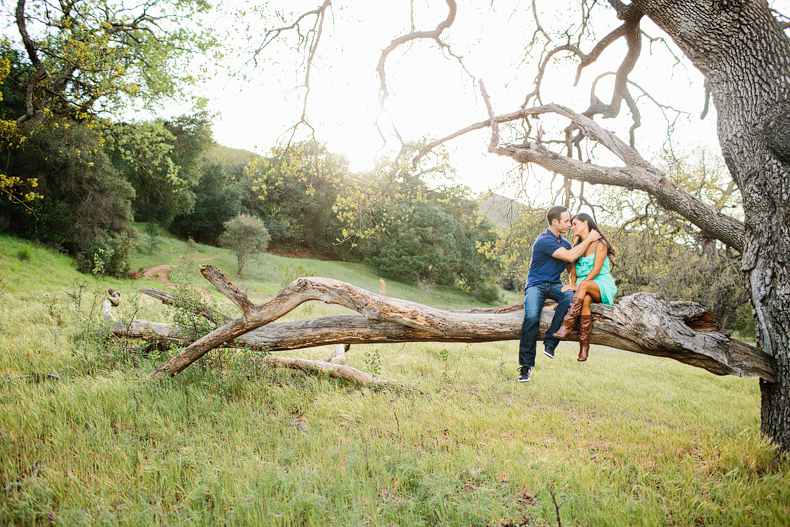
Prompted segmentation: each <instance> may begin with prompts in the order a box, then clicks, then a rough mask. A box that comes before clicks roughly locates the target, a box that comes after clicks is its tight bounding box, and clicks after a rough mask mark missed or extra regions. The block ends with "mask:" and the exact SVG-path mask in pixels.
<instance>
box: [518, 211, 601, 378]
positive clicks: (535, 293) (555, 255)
mask: <svg viewBox="0 0 790 527" xmlns="http://www.w3.org/2000/svg"><path fill="white" fill-rule="evenodd" d="M546 221H547V222H548V224H549V228H548V229H546V232H544V233H543V234H541V235H540V236H538V237H537V239H536V240H535V244H534V245H533V246H532V262H531V263H530V265H529V275H528V277H527V284H526V286H525V289H524V323H523V324H522V326H521V341H520V343H519V346H518V364H519V369H520V373H519V377H518V382H529V380H530V379H531V377H532V368H534V367H535V350H536V348H537V339H538V330H539V329H540V312H541V310H542V309H543V303H544V302H545V301H546V299H547V298H551V299H552V300H556V301H557V302H558V304H557V309H556V310H555V311H554V318H553V319H552V321H551V326H549V329H548V330H546V334H545V335H544V337H543V347H544V351H543V353H544V354H545V355H546V356H547V357H548V358H550V359H553V358H554V348H556V347H557V344H558V343H559V339H557V338H556V337H554V333H555V332H557V330H558V329H559V328H560V324H561V323H562V319H563V317H564V316H565V312H566V311H568V305H569V304H570V302H571V298H573V292H572V291H565V292H564V293H563V292H562V280H560V276H562V272H563V271H565V270H566V269H570V265H569V264H571V263H572V262H574V261H576V260H577V259H578V258H579V257H580V256H582V255H583V254H584V253H585V251H586V250H587V247H588V246H589V245H590V243H592V242H594V241H596V240H598V239H600V238H601V235H600V233H599V232H598V231H595V230H593V231H590V234H589V236H587V238H586V239H585V240H584V241H583V242H582V243H580V244H579V245H577V246H576V247H573V248H571V244H570V242H569V241H568V240H566V239H564V238H562V235H563V234H565V233H566V232H568V229H570V228H571V215H570V213H569V212H568V209H566V208H565V207H562V206H560V205H554V206H553V207H550V208H549V210H547V211H546Z"/></svg>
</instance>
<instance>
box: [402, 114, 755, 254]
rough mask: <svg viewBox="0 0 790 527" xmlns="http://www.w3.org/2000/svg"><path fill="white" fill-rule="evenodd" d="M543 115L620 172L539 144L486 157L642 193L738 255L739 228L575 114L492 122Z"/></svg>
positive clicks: (741, 244) (741, 228) (500, 119)
mask: <svg viewBox="0 0 790 527" xmlns="http://www.w3.org/2000/svg"><path fill="white" fill-rule="evenodd" d="M545 113H553V114H557V115H561V116H563V117H565V118H567V119H569V120H570V121H571V123H572V125H573V126H575V127H577V128H578V129H580V130H581V131H582V132H583V133H584V134H585V136H586V137H588V138H590V139H592V140H594V141H596V142H598V143H600V144H601V145H602V146H604V147H606V148H607V149H608V150H609V151H610V152H612V153H613V154H614V155H616V156H617V157H618V158H620V160H622V161H623V163H624V164H625V166H623V167H603V166H597V165H593V164H591V163H586V162H581V161H575V160H573V159H571V158H569V157H565V156H562V155H560V154H558V153H556V152H552V151H551V150H549V149H548V148H546V147H545V146H543V144H538V143H529V142H526V143H523V144H520V145H505V146H497V147H496V148H493V149H491V148H489V152H491V153H495V154H497V155H501V156H507V157H510V158H512V159H514V160H516V161H518V162H520V163H535V164H537V165H539V166H541V167H543V168H545V169H546V170H549V171H550V172H556V173H559V174H562V175H563V176H565V177H568V178H571V179H574V180H576V181H584V182H587V183H592V184H596V185H597V184H605V185H615V186H619V187H624V188H628V189H637V190H642V191H644V192H647V193H648V194H649V195H651V196H653V197H654V198H655V199H656V200H657V201H658V203H659V204H660V205H661V206H662V207H664V208H666V209H668V210H672V211H674V212H677V213H678V214H680V215H681V216H683V217H684V218H686V219H687V220H688V221H690V222H691V223H693V224H694V225H696V226H697V227H698V228H699V229H700V230H701V231H702V233H703V235H705V236H706V237H708V238H710V239H717V240H720V241H722V242H723V243H725V244H727V245H729V246H730V247H732V248H733V249H735V250H737V251H739V252H742V251H743V247H744V232H745V231H744V225H743V222H741V221H738V220H736V219H734V218H731V217H729V216H727V215H725V214H722V213H721V212H719V211H718V210H716V209H714V208H713V207H711V206H710V205H708V204H706V203H705V202H703V201H701V200H699V199H697V198H695V197H694V196H692V195H691V194H689V193H688V192H686V191H685V190H683V189H682V188H680V187H678V186H677V185H675V184H673V183H672V182H671V181H670V180H669V179H668V178H667V177H666V176H665V175H664V173H662V172H661V171H660V170H658V169H657V168H655V167H653V166H652V165H651V164H650V163H648V162H647V161H645V160H644V159H643V158H642V156H640V155H639V153H638V152H637V151H636V150H634V149H633V148H632V147H630V146H629V145H627V144H625V143H624V142H623V141H622V140H620V139H619V138H618V137H617V136H616V135H615V134H613V133H612V132H610V131H608V130H606V129H604V128H602V127H601V126H599V125H598V124H597V123H596V122H595V121H593V120H592V119H590V118H589V117H586V116H584V115H580V114H577V113H576V112H574V111H572V110H570V109H568V108H565V107H563V106H559V105H554V104H549V105H545V106H539V107H536V108H525V109H521V110H518V111H515V112H513V113H509V114H505V115H500V116H497V117H495V118H494V119H493V121H494V122H495V123H497V124H502V123H506V122H511V121H517V120H522V119H527V118H528V117H535V116H538V115H541V114H545ZM491 122H492V120H491V119H490V118H489V119H487V120H485V121H480V122H478V123H475V124H473V125H470V126H468V127H466V128H464V129H463V130H459V131H458V132H455V133H453V134H451V135H449V136H446V137H444V138H442V139H438V140H436V141H434V142H432V143H430V144H428V145H426V146H425V147H424V148H423V149H422V150H420V152H419V153H418V154H417V156H415V160H419V158H420V157H421V156H422V155H424V154H425V153H426V152H428V151H430V150H431V149H432V148H435V147H436V146H437V145H440V144H442V143H444V142H446V141H448V140H450V139H452V138H455V137H458V136H460V135H463V134H465V133H467V132H470V131H472V130H480V129H483V128H486V127H488V126H491Z"/></svg>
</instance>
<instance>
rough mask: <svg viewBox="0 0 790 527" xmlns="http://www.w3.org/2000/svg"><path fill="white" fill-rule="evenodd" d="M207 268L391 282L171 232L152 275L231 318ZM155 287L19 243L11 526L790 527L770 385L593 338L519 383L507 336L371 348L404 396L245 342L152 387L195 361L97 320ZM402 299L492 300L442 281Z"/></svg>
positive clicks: (6, 373)
mask: <svg viewBox="0 0 790 527" xmlns="http://www.w3.org/2000/svg"><path fill="white" fill-rule="evenodd" d="M208 259H211V260H210V261H211V263H213V264H216V265H217V266H218V267H219V268H220V269H221V270H222V271H223V272H224V273H226V275H227V276H228V277H229V278H231V279H232V280H233V281H234V283H236V284H237V285H238V286H239V287H241V288H242V289H244V290H246V291H247V292H248V294H249V295H250V296H251V297H252V299H253V300H254V301H257V302H260V301H264V300H266V299H267V298H269V297H271V296H272V295H273V294H275V293H276V291H278V290H279V289H280V287H281V285H282V283H283V281H285V280H287V278H288V275H290V274H293V270H294V269H295V268H296V267H297V266H299V265H301V266H302V267H303V268H305V269H307V270H310V271H315V274H316V275H320V276H328V277H332V278H337V279H341V280H345V281H348V282H351V283H353V284H355V285H359V286H361V287H364V288H366V289H370V290H373V291H378V287H379V282H378V279H379V277H378V276H377V275H376V274H375V273H374V272H373V271H371V270H370V269H369V268H367V267H365V266H362V265H358V264H347V263H342V262H324V261H316V260H296V259H291V258H284V257H277V256H273V255H265V256H264V257H263V258H261V259H260V260H259V261H257V262H255V263H254V264H253V265H251V266H250V267H249V270H248V272H247V278H246V279H244V280H241V279H238V278H237V277H236V276H235V274H234V258H233V255H231V254H230V253H229V252H227V251H224V250H221V249H216V248H212V247H206V246H192V247H190V246H188V245H187V244H185V243H183V242H181V241H179V240H176V239H173V238H164V239H163V240H162V242H161V244H160V246H159V248H158V250H157V252H155V253H154V254H145V253H139V254H136V255H135V257H134V266H135V268H137V267H142V268H148V267H152V266H155V265H164V264H175V265H176V267H177V269H180V271H179V272H180V273H181V274H182V275H184V276H187V277H191V279H192V280H193V283H194V284H195V285H197V286H200V287H204V288H205V289H206V290H207V291H208V292H209V293H211V294H213V297H214V299H215V300H216V302H217V304H218V305H219V306H220V308H221V309H223V310H225V311H227V312H228V313H233V314H234V316H235V314H236V313H235V312H234V311H233V309H232V307H231V306H230V305H229V304H228V303H227V301H225V300H224V299H222V298H220V297H219V295H218V294H216V293H212V292H211V288H210V286H208V284H207V283H206V282H205V281H203V279H202V278H199V277H198V273H197V265H198V263H199V261H200V260H206V261H208ZM140 286H146V287H153V286H159V287H163V288H164V287H166V286H165V285H164V284H161V283H159V282H157V281H156V280H154V279H146V278H140V279H138V280H114V279H102V280H97V279H96V278H95V277H93V276H86V275H81V274H79V273H77V272H76V271H74V270H73V267H72V265H71V261H70V260H69V258H68V257H67V256H65V255H63V254H59V253H57V252H55V251H53V250H51V249H48V248H45V247H41V246H34V245H31V244H29V243H27V242H23V241H20V240H16V239H13V238H10V237H7V236H0V485H2V489H3V492H2V493H1V494H0V525H69V526H72V525H73V526H81V525H85V526H88V525H90V526H94V525H124V526H135V525H141V526H143V525H144V526H148V525H152V526H153V525H239V526H242V525H245V526H246V525H327V526H328V525H349V526H351V525H370V526H390V525H401V526H412V525H443V526H444V525H480V526H507V525H509V526H515V525H525V526H550V525H557V523H558V522H557V508H556V507H555V500H554V498H556V504H557V505H558V506H559V515H560V517H561V520H562V524H563V525H584V526H623V525H656V526H658V525H683V526H685V525H721V526H733V525H742V526H752V525H760V526H785V525H788V524H790V507H788V505H789V504H790V486H789V485H788V484H787V481H790V463H788V461H787V459H786V458H784V459H782V458H778V457H777V455H776V452H775V451H774V449H773V448H772V447H771V446H770V445H768V444H766V443H765V442H764V441H763V440H762V439H761V437H760V434H759V413H760V411H759V388H758V383H757V381H756V380H755V379H738V378H734V377H716V376H714V375H712V374H710V373H708V372H706V371H703V370H699V369H696V368H692V367H689V366H685V365H682V364H679V363H676V362H673V361H670V360H666V359H660V358H654V357H646V356H640V355H635V354H630V353H625V352H620V351H617V350H611V349H607V348H601V347H596V346H593V347H592V352H591V358H590V360H589V361H588V362H587V363H584V364H581V363H577V362H576V360H575V351H576V345H574V344H572V343H568V344H562V345H561V347H560V349H559V352H558V355H557V358H556V359H555V360H553V361H551V360H548V359H546V358H545V357H543V356H542V355H541V356H540V357H538V364H537V368H536V371H535V374H534V378H533V381H532V382H531V383H527V384H521V385H519V384H518V383H517V382H516V362H517V361H516V349H517V344H516V343H515V342H504V343H493V344H480V345H470V346H466V345H460V344H459V345H454V344H422V343H418V344H397V345H375V346H373V345H371V346H356V347H352V349H351V350H350V351H349V353H348V361H349V365H351V366H354V367H357V368H360V369H363V370H366V371H368V372H371V373H375V374H376V375H377V376H379V377H381V378H385V379H388V380H392V381H396V382H399V383H402V384H404V385H408V386H413V387H416V388H419V390H420V391H417V390H411V391H404V392H402V393H396V392H389V391H372V390H369V389H361V388H359V387H357V386H355V385H352V384H347V383H345V382H342V381H339V380H336V379H332V378H328V377H324V376H317V377H316V376H312V375H307V374H304V373H300V372H293V371H288V370H274V369H267V368H258V367H257V362H256V360H257V358H258V357H257V356H256V355H254V354H250V353H244V352H231V351H223V352H219V351H214V352H212V353H211V354H210V356H207V357H206V358H204V359H203V360H202V361H201V363H200V364H196V365H193V366H192V367H191V368H189V369H187V370H186V371H185V372H183V373H182V374H181V375H178V376H177V377H175V378H173V379H169V380H166V381H163V382H159V381H150V380H148V378H147V373H148V372H150V371H151V370H152V369H153V368H154V367H155V366H156V365H157V364H159V363H160V362H161V361H162V360H164V358H165V357H166V356H168V355H169V354H172V353H175V352H177V350H171V351H169V352H168V351H165V352H159V351H149V352H145V351H143V347H142V346H141V345H140V344H138V343H133V342H122V341H121V342H119V341H115V340H112V339H105V338H104V337H103V335H104V333H102V328H103V325H102V323H101V322H100V321H99V320H98V319H97V317H96V314H97V313H96V302H95V300H101V298H102V297H101V295H102V292H103V291H104V290H106V289H107V287H113V288H115V289H117V290H119V291H120V292H121V293H122V295H123V303H122V306H121V307H120V308H119V309H118V312H117V315H119V316H123V317H125V318H127V319H128V318H129V317H132V316H134V317H136V318H141V319H148V320H159V321H167V322H170V321H171V316H172V315H171V313H170V312H169V311H168V310H166V309H165V308H164V307H162V306H161V305H157V304H156V303H155V302H153V301H152V300H150V299H148V298H147V297H139V295H137V294H135V288H136V287H140ZM387 294H388V295H390V296H399V297H401V298H407V299H410V300H416V301H419V302H423V303H425V304H429V305H433V306H436V307H441V308H462V307H469V306H471V305H473V302H471V301H470V300H469V299H468V297H465V296H464V295H461V294H459V293H458V292H457V291H453V290H450V289H443V288H440V287H435V288H433V289H429V290H421V289H420V288H418V287H415V286H411V285H408V284H400V283H394V282H391V281H388V285H387ZM512 300H513V301H515V300H516V299H512ZM341 310H342V309H341V308H337V307H333V306H325V305H323V304H316V305H308V306H303V307H301V308H300V309H298V310H297V311H296V312H294V313H292V314H291V315H289V317H291V318H297V317H299V318H305V317H313V316H317V315H321V314H325V313H332V312H339V311H341ZM325 351H326V350H325V349H314V350H295V351H293V352H292V353H290V354H291V355H293V356H300V357H308V358H318V357H321V356H323V355H324V354H325ZM283 355H285V354H283Z"/></svg>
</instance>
